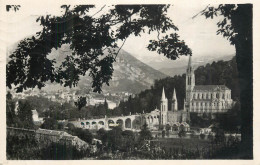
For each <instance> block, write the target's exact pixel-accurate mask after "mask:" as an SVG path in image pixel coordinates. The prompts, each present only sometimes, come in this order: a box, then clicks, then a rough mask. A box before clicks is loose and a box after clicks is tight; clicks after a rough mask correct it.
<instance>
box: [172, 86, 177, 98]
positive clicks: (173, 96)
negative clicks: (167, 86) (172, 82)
mask: <svg viewBox="0 0 260 165" xmlns="http://www.w3.org/2000/svg"><path fill="white" fill-rule="evenodd" d="M172 100H177V97H176V93H175V88H173V94H172Z"/></svg>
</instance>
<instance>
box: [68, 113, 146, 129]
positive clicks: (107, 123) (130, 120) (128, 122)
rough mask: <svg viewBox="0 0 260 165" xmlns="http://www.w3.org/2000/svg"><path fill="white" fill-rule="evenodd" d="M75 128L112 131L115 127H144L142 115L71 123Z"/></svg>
mask: <svg viewBox="0 0 260 165" xmlns="http://www.w3.org/2000/svg"><path fill="white" fill-rule="evenodd" d="M69 123H72V124H74V125H75V127H79V128H86V129H100V128H104V129H106V130H108V129H111V128H113V127H115V126H121V127H122V129H126V130H127V129H129V130H131V129H140V128H141V125H142V123H143V122H142V118H141V116H140V115H129V116H117V117H110V118H107V117H105V118H101V119H86V120H78V121H70V122H69Z"/></svg>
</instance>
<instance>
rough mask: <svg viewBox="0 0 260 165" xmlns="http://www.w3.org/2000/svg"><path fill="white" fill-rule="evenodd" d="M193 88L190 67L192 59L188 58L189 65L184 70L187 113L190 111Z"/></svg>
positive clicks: (193, 82) (191, 69) (193, 79)
mask: <svg viewBox="0 0 260 165" xmlns="http://www.w3.org/2000/svg"><path fill="white" fill-rule="evenodd" d="M194 86H195V75H194V70H193V67H192V59H191V56H189V63H188V67H187V70H186V102H187V103H186V105H187V108H188V109H187V110H188V111H189V110H190V102H191V97H192V91H193V88H194Z"/></svg>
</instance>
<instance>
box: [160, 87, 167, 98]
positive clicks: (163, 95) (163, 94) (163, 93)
mask: <svg viewBox="0 0 260 165" xmlns="http://www.w3.org/2000/svg"><path fill="white" fill-rule="evenodd" d="M165 99H166V97H165V92H164V87H163V90H162V98H161V100H165Z"/></svg>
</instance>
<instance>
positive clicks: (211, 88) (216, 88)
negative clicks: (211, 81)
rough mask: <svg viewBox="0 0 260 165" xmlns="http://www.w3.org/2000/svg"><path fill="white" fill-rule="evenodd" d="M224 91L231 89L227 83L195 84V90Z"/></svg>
mask: <svg viewBox="0 0 260 165" xmlns="http://www.w3.org/2000/svg"><path fill="white" fill-rule="evenodd" d="M202 90H206V91H222V90H230V89H229V88H228V87H226V86H225V85H195V86H194V89H193V91H202Z"/></svg>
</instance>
